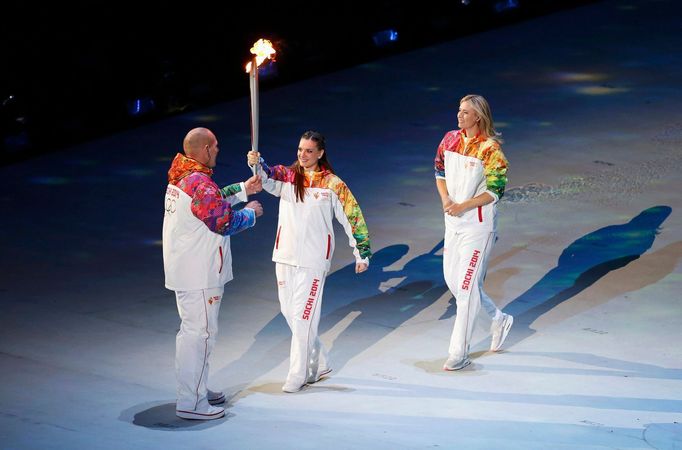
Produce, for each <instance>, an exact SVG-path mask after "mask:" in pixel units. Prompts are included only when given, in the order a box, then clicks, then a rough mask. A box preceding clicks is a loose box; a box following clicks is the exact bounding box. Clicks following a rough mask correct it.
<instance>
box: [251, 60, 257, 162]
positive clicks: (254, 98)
mask: <svg viewBox="0 0 682 450" xmlns="http://www.w3.org/2000/svg"><path fill="white" fill-rule="evenodd" d="M249 85H250V86H249V87H250V88H251V150H254V151H258V62H257V60H256V57H254V58H253V61H252V62H251V71H250V72H249ZM251 171H252V172H253V174H254V175H256V174H257V173H258V164H255V165H253V166H252V167H251Z"/></svg>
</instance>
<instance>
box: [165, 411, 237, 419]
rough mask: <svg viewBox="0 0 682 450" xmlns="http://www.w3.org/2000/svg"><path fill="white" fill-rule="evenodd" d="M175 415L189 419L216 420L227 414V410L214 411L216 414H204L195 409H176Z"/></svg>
mask: <svg viewBox="0 0 682 450" xmlns="http://www.w3.org/2000/svg"><path fill="white" fill-rule="evenodd" d="M175 415H176V416H178V417H180V418H181V419H189V420H214V419H220V418H221V417H223V416H224V415H225V410H222V411H220V412H217V413H214V414H202V413H198V412H194V411H178V410H176V411H175Z"/></svg>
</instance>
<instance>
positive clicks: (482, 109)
mask: <svg viewBox="0 0 682 450" xmlns="http://www.w3.org/2000/svg"><path fill="white" fill-rule="evenodd" d="M464 102H469V103H470V104H471V107H472V108H473V109H474V111H476V114H477V115H478V117H479V118H480V119H481V120H480V122H479V124H478V128H479V129H480V130H481V131H482V132H483V133H484V134H485V135H486V136H488V138H490V139H492V140H493V141H495V142H497V143H498V144H501V143H502V142H504V141H503V140H502V137H501V136H502V133H498V132H497V131H496V130H495V127H494V126H493V114H492V113H491V112H490V105H489V104H488V101H487V100H486V99H485V98H483V97H482V96H480V95H476V94H469V95H465V96H464V97H462V100H460V101H459V104H460V105H461V104H462V103H464Z"/></svg>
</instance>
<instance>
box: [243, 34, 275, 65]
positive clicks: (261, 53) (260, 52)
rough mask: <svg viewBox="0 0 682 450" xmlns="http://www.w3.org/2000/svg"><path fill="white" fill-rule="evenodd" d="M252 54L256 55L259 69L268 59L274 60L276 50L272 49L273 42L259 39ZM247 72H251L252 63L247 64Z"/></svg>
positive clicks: (252, 49) (252, 48)
mask: <svg viewBox="0 0 682 450" xmlns="http://www.w3.org/2000/svg"><path fill="white" fill-rule="evenodd" d="M251 53H253V54H254V55H256V67H258V66H260V65H261V64H262V63H263V61H265V60H266V59H272V60H274V56H275V49H274V48H273V47H272V42H270V41H268V40H267V39H258V40H257V41H256V43H255V44H253V47H251ZM246 72H247V73H248V72H251V62H249V63H248V64H246Z"/></svg>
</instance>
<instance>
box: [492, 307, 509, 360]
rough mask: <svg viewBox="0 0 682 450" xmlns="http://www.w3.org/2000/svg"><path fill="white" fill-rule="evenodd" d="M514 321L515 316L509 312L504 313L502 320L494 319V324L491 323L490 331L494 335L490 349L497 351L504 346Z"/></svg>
mask: <svg viewBox="0 0 682 450" xmlns="http://www.w3.org/2000/svg"><path fill="white" fill-rule="evenodd" d="M513 323H514V318H513V317H512V316H510V315H509V314H504V313H502V318H501V319H500V320H493V323H492V325H490V332H491V333H492V335H493V338H492V341H491V342H490V351H491V352H496V351H498V350H500V349H501V348H502V344H504V340H505V339H507V335H508V334H509V330H510V329H511V327H512V324H513Z"/></svg>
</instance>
